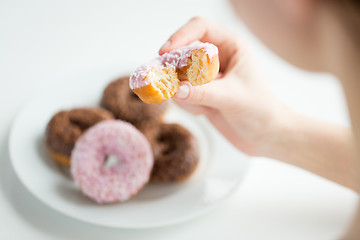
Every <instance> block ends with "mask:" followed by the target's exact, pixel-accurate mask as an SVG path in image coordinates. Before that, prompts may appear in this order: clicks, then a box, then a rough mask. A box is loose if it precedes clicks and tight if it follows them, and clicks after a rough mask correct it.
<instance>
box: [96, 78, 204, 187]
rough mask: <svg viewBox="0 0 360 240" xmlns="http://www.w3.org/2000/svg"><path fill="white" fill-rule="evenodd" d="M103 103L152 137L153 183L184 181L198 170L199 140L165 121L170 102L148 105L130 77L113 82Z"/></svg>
mask: <svg viewBox="0 0 360 240" xmlns="http://www.w3.org/2000/svg"><path fill="white" fill-rule="evenodd" d="M101 106H102V107H104V108H105V109H107V110H109V111H110V112H112V113H113V114H114V116H115V118H117V119H122V120H125V121H128V122H130V123H132V124H133V125H134V126H136V127H137V128H138V129H139V130H140V131H141V132H142V133H143V134H144V135H145V136H146V137H147V139H148V140H149V142H150V144H151V146H152V149H153V153H154V160H155V161H154V167H153V170H152V172H151V179H150V180H151V181H152V182H162V183H169V182H180V181H183V180H185V179H187V178H188V177H189V176H190V175H191V174H192V173H193V172H194V170H195V169H196V167H197V164H198V161H199V150H198V146H197V142H196V139H195V138H194V136H193V135H192V134H191V133H190V132H189V131H188V130H187V129H186V128H184V127H182V126H181V125H179V124H174V123H173V124H168V123H165V122H163V121H162V117H163V115H164V113H165V111H166V108H167V102H162V103H159V104H151V105H149V104H146V103H144V102H142V101H141V100H140V99H139V98H138V97H137V96H136V95H135V94H134V93H133V92H132V91H131V89H130V88H129V77H128V76H127V77H121V78H119V79H117V80H115V81H113V82H111V83H110V84H109V85H108V86H107V87H106V88H105V91H104V94H103V97H102V99H101Z"/></svg>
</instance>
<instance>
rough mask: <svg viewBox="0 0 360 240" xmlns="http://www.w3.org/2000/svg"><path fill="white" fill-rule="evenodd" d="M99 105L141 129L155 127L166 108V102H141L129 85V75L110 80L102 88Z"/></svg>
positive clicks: (148, 129)
mask: <svg viewBox="0 0 360 240" xmlns="http://www.w3.org/2000/svg"><path fill="white" fill-rule="evenodd" d="M101 106H102V107H104V108H105V109H107V110H109V111H110V112H112V113H113V114H114V116H115V118H117V119H121V120H125V121H128V122H130V123H132V124H134V125H135V126H136V127H137V128H138V129H140V130H141V131H143V130H145V129H146V130H147V131H150V130H151V129H154V128H156V126H157V125H158V122H159V121H160V120H161V118H162V116H163V114H164V113H165V111H166V109H167V103H161V104H156V105H149V104H145V103H144V102H142V101H141V100H140V99H139V98H138V96H136V95H135V94H134V93H133V92H132V91H131V89H130V87H129V76H125V77H121V78H119V79H117V80H115V81H113V82H111V83H110V84H109V85H108V86H107V87H106V88H105V90H104V93H103V96H102V99H101Z"/></svg>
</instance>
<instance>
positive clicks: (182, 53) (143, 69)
mask: <svg viewBox="0 0 360 240" xmlns="http://www.w3.org/2000/svg"><path fill="white" fill-rule="evenodd" d="M200 49H201V50H203V51H205V53H206V54H207V56H208V57H209V59H212V58H213V57H214V56H216V55H217V54H218V48H217V47H216V46H215V45H213V44H211V43H202V42H195V43H193V44H191V45H189V46H185V47H181V48H178V49H175V50H173V51H170V52H168V53H164V54H163V55H161V56H159V57H157V58H155V59H154V60H152V61H151V62H149V63H147V64H144V65H141V66H140V67H139V68H137V69H136V70H135V71H134V72H133V74H132V75H131V77H130V88H131V89H137V88H141V87H144V86H147V85H149V84H150V79H149V78H147V77H146V76H147V74H148V72H149V71H150V70H151V69H152V68H157V69H163V68H167V67H170V68H173V69H174V70H178V69H181V68H183V67H186V66H187V65H188V59H189V57H190V55H191V52H192V51H193V50H200Z"/></svg>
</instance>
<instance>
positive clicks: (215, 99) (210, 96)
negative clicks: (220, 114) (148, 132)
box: [173, 81, 224, 108]
mask: <svg viewBox="0 0 360 240" xmlns="http://www.w3.org/2000/svg"><path fill="white" fill-rule="evenodd" d="M217 82H218V81H212V82H210V83H207V84H205V85H202V86H192V85H191V84H190V82H189V81H181V82H180V87H179V90H178V91H177V93H176V94H175V96H174V97H173V99H174V100H175V101H178V102H183V103H188V104H193V105H203V106H208V107H213V108H220V107H221V106H222V105H223V102H224V99H223V98H222V97H221V93H219V91H220V92H221V90H219V91H217V90H216V88H217V86H216V85H217Z"/></svg>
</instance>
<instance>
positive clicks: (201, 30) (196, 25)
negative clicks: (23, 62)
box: [159, 17, 229, 55]
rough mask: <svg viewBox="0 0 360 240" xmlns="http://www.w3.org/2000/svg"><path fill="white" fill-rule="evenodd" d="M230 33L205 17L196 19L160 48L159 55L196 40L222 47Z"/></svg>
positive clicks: (191, 20)
mask: <svg viewBox="0 0 360 240" xmlns="http://www.w3.org/2000/svg"><path fill="white" fill-rule="evenodd" d="M226 35H229V33H228V32H227V31H226V30H224V29H222V28H221V27H220V26H218V25H216V24H214V23H212V22H210V21H209V20H207V19H205V18H203V17H194V18H192V19H190V21H189V22H187V23H186V24H185V25H184V26H182V27H181V28H180V29H179V30H177V31H176V32H175V33H174V34H173V35H172V36H171V37H170V38H169V40H168V41H166V42H165V43H164V45H163V46H162V47H161V48H160V50H159V54H160V55H162V54H164V53H165V52H169V51H171V50H174V49H176V48H179V47H182V46H185V45H188V44H190V43H192V42H194V41H196V40H200V41H202V42H210V43H213V44H215V45H220V44H221V43H222V42H223V41H224V39H225V38H226V37H225V36H226Z"/></svg>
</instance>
